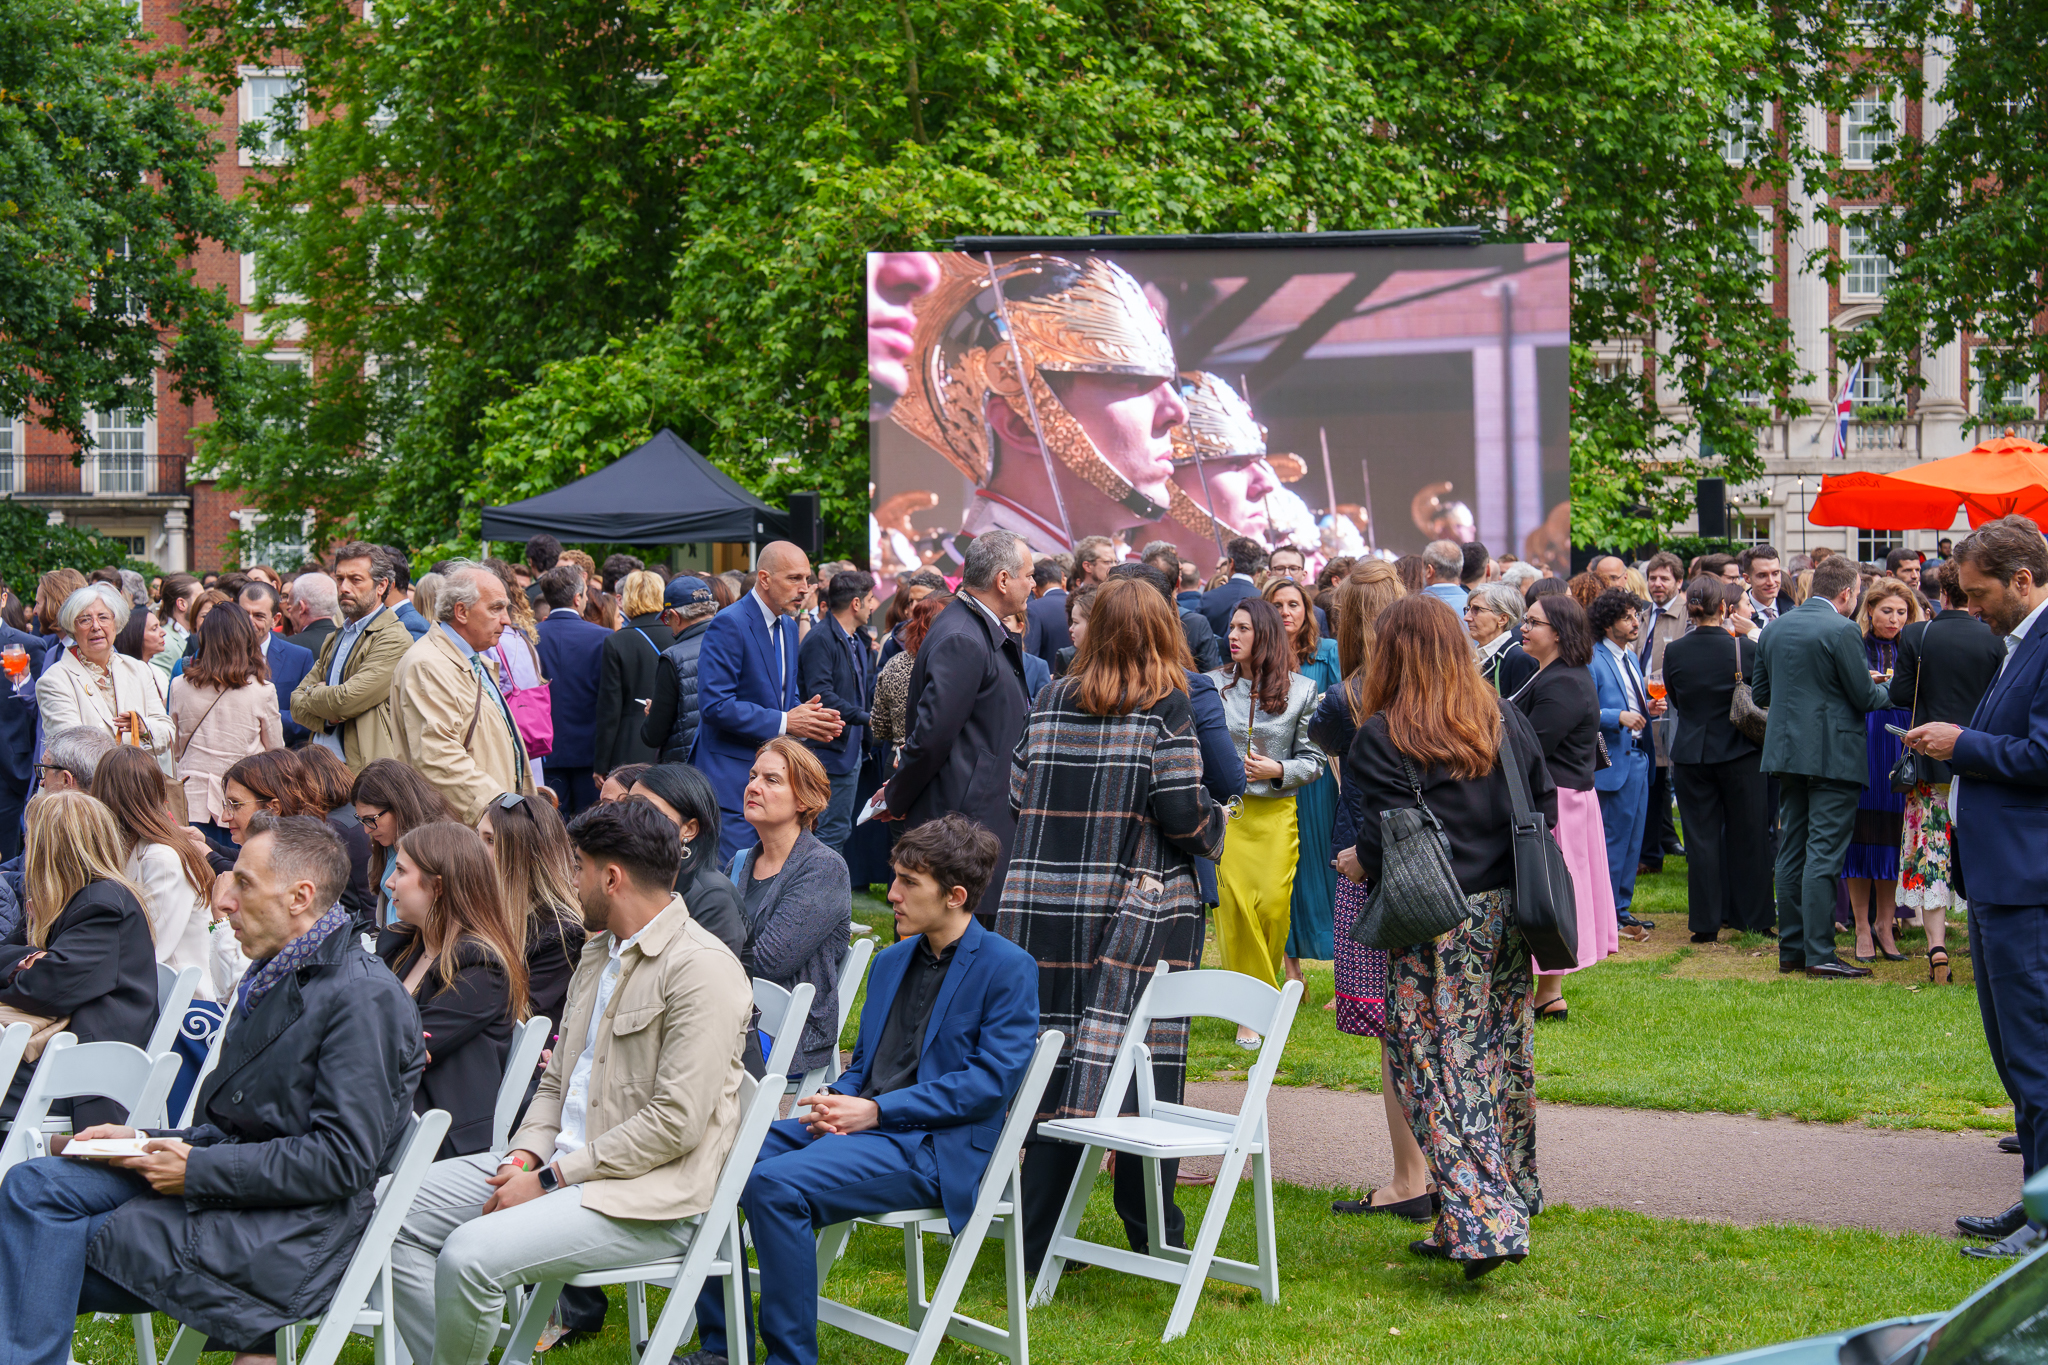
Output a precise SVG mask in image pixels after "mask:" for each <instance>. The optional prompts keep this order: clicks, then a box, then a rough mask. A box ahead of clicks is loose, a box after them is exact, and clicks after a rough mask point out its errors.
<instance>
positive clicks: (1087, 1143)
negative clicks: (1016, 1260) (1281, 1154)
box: [1031, 962, 1301, 1342]
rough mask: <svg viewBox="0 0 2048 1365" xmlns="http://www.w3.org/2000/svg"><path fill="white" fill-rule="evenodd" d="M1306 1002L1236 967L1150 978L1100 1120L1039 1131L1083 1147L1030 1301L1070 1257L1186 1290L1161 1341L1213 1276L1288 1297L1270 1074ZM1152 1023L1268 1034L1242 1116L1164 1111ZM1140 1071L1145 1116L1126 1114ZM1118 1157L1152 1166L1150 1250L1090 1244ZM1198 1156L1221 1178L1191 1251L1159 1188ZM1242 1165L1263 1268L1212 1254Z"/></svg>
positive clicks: (1051, 1285)
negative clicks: (1276, 1207)
mask: <svg viewBox="0 0 2048 1365" xmlns="http://www.w3.org/2000/svg"><path fill="white" fill-rule="evenodd" d="M1300 1003H1301V983H1300V982H1299V981H1290V982H1288V983H1287V984H1286V986H1284V987H1283V988H1282V989H1280V990H1277V991H1276V990H1274V989H1273V988H1272V987H1271V986H1269V985H1267V984H1266V983H1265V982H1263V981H1257V980H1254V979H1253V978H1251V977H1249V976H1244V975H1241V974H1240V973H1237V972H1223V971H1193V972H1175V973H1173V974H1172V975H1171V976H1169V975H1168V974H1167V967H1166V964H1165V963H1164V962H1162V963H1160V964H1159V966H1158V969H1157V970H1156V971H1155V972H1154V973H1153V976H1152V980H1151V982H1150V984H1148V985H1147V986H1146V987H1145V993H1144V995H1143V996H1141V997H1139V1000H1138V1008H1137V1010H1136V1011H1135V1012H1134V1013H1133V1014H1132V1015H1131V1022H1130V1026H1129V1027H1128V1028H1127V1029H1126V1030H1125V1031H1124V1041H1123V1045H1122V1046H1121V1047H1120V1048H1119V1049H1118V1051H1117V1059H1116V1066H1115V1067H1114V1069H1112V1070H1111V1072H1110V1074H1109V1084H1108V1086H1107V1087H1106V1088H1105V1089H1104V1090H1103V1092H1102V1107H1101V1108H1100V1109H1099V1110H1098V1111H1097V1112H1096V1116H1095V1117H1094V1118H1092V1119H1058V1120H1055V1121H1053V1122H1050V1123H1043V1124H1040V1125H1039V1128H1038V1134H1039V1136H1040V1137H1042V1138H1056V1139H1058V1140H1060V1141H1062V1142H1076V1143H1080V1144H1081V1146H1082V1148H1083V1150H1082V1153H1081V1165H1080V1169H1079V1170H1077V1171H1076V1172H1075V1173H1074V1183H1073V1186H1072V1188H1071V1189H1069V1190H1068V1192H1067V1203H1066V1207H1065V1208H1064V1209H1062V1210H1061V1212H1060V1221H1059V1227H1058V1229H1057V1230H1056V1231H1055V1232H1054V1234H1053V1239H1052V1246H1051V1247H1050V1248H1049V1249H1048V1250H1047V1253H1046V1258H1045V1264H1044V1265H1042V1266H1041V1267H1039V1271H1038V1286H1037V1288H1036V1289H1035V1290H1034V1291H1033V1293H1032V1295H1031V1302H1032V1303H1033V1304H1041V1305H1042V1304H1047V1303H1051V1302H1052V1296H1053V1293H1054V1292H1055V1291H1056V1290H1057V1289H1058V1288H1059V1283H1060V1271H1061V1270H1062V1269H1063V1268H1064V1267H1065V1265H1066V1263H1067V1260H1068V1259H1069V1258H1073V1259H1076V1260H1080V1261H1084V1262H1086V1263H1088V1264H1090V1265H1097V1266H1101V1267H1103V1268H1104V1269H1107V1270H1121V1271H1123V1272H1124V1273H1125V1274H1127V1275H1143V1276H1145V1277H1147V1278H1148V1279H1154V1280H1164V1281H1165V1282H1166V1283H1168V1284H1177V1285H1179V1286H1180V1292H1179V1293H1178V1294H1177V1295H1176V1296H1175V1297H1174V1301H1173V1312H1172V1314H1171V1315H1170V1316H1169V1317H1168V1318H1167V1320H1166V1334H1165V1335H1164V1336H1162V1337H1161V1338H1160V1340H1161V1341H1162V1342H1165V1341H1172V1340H1174V1339H1175V1338H1176V1337H1180V1336H1183V1335H1185V1334H1186V1332H1187V1330H1188V1323H1189V1322H1190V1321H1192V1320H1193V1318H1194V1315H1195V1303H1196V1301H1197V1300H1198V1299H1200V1298H1201V1295H1202V1285H1203V1283H1204V1282H1205V1281H1207V1280H1208V1279H1209V1278H1211V1277H1212V1276H1213V1277H1214V1278H1216V1279H1219V1280H1228V1281H1230V1282H1231V1283H1232V1284H1241V1285H1246V1286H1249V1287H1250V1288H1253V1289H1256V1290H1258V1291H1259V1293H1260V1295H1261V1296H1262V1297H1263V1298H1264V1299H1265V1301H1266V1302H1267V1303H1278V1302H1279V1301H1280V1262H1279V1257H1278V1252H1277V1248H1276V1246H1275V1241H1274V1235H1273V1172H1272V1165H1271V1162H1270V1159H1269V1154H1268V1151H1267V1148H1268V1143H1267V1140H1266V1093H1267V1091H1268V1090H1269V1089H1271V1087H1272V1084H1273V1072H1274V1071H1275V1070H1276V1069H1278V1067H1279V1065H1280V1052H1281V1050H1282V1049H1283V1048H1285V1047H1286V1046H1287V1034H1288V1031H1289V1030H1290V1029H1292V1028H1293V1027H1294V1011H1295V1009H1296V1007H1297V1006H1299V1005H1300ZM1154 1019H1228V1020H1230V1021H1231V1022H1232V1023H1235V1024H1239V1025H1242V1026H1243V1027H1245V1028H1249V1029H1255V1030H1257V1031H1258V1033H1259V1035H1260V1043H1259V1054H1258V1059H1257V1060H1256V1061H1254V1062H1253V1063H1252V1066H1251V1072H1250V1075H1249V1076H1248V1077H1247V1078H1246V1084H1245V1093H1244V1102H1243V1104H1242V1105H1241V1106H1240V1107H1239V1109H1238V1111H1237V1112H1236V1113H1235V1114H1228V1113H1222V1112H1219V1111H1217V1110H1213V1109H1200V1108H1196V1107H1195V1106H1193V1105H1187V1104H1166V1103H1163V1102H1161V1101H1159V1100H1158V1099H1156V1098H1155V1097H1154V1095H1153V1092H1152V1054H1151V1049H1149V1048H1147V1047H1146V1046H1145V1034H1146V1033H1147V1032H1148V1031H1149V1030H1150V1029H1151V1027H1152V1021H1153V1020H1154ZM1134 1075H1135V1077H1136V1080H1137V1086H1138V1112H1137V1113H1136V1114H1135V1115H1120V1114H1118V1112H1117V1111H1118V1110H1119V1109H1120V1108H1122V1107H1123V1097H1124V1091H1125V1089H1126V1088H1127V1087H1128V1086H1129V1085H1130V1083H1131V1081H1132V1078H1133V1076H1134ZM1105 1151H1110V1152H1118V1153H1121V1154H1122V1155H1123V1159H1125V1160H1129V1159H1131V1158H1133V1157H1136V1158H1138V1159H1140V1160H1142V1161H1143V1162H1144V1163H1145V1185H1146V1191H1145V1195H1146V1197H1145V1226H1146V1230H1147V1236H1146V1245H1147V1246H1148V1247H1149V1248H1150V1254H1149V1255H1140V1254H1138V1253H1137V1252H1135V1251H1132V1250H1130V1249H1129V1248H1128V1247H1112V1246H1104V1245H1102V1244H1101V1243H1099V1242H1087V1241H1083V1240H1082V1239H1081V1238H1080V1237H1079V1236H1077V1235H1076V1234H1077V1233H1078V1231H1079V1230H1080V1226H1081V1215H1082V1214H1083V1213H1084V1212H1086V1211H1087V1208H1088V1196H1089V1194H1090V1193H1091V1192H1092V1191H1093V1190H1094V1188H1095V1181H1096V1179H1097V1177H1098V1176H1100V1174H1101V1172H1102V1154H1103V1153H1104V1152H1105ZM1196 1156H1220V1157H1222V1158H1223V1168H1222V1169H1221V1170H1220V1171H1218V1172H1217V1173H1216V1187H1215V1189H1214V1191H1212V1192H1211V1194H1210V1196H1209V1208H1208V1211H1207V1212H1206V1213H1204V1214H1203V1215H1202V1225H1201V1227H1200V1229H1198V1230H1197V1232H1196V1233H1195V1244H1194V1246H1193V1247H1191V1248H1181V1247H1171V1246H1168V1245H1167V1244H1166V1235H1165V1221H1166V1205H1165V1202H1164V1196H1163V1194H1162V1192H1161V1189H1160V1183H1159V1163H1160V1162H1161V1161H1169V1160H1179V1159H1184V1158H1187V1157H1196ZM1246 1158H1250V1160H1251V1163H1252V1201H1253V1205H1254V1209H1255V1217H1256V1220H1257V1229H1258V1248H1259V1250H1258V1255H1259V1259H1258V1261H1257V1263H1256V1264H1246V1263H1245V1262H1243V1261H1232V1260H1226V1259H1224V1258H1223V1257H1220V1256H1218V1255H1217V1254H1216V1243H1217V1240H1218V1239H1219V1238H1221V1237H1222V1235H1223V1224H1224V1220H1225V1219H1226V1218H1228V1217H1229V1215H1230V1201H1231V1199H1232V1197H1233V1196H1234V1195H1235V1194H1236V1193H1237V1182H1238V1179H1239V1177H1240V1176H1241V1175H1242V1174H1243V1172H1244V1163H1245V1160H1246Z"/></svg>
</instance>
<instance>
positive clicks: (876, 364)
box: [868, 251, 939, 419]
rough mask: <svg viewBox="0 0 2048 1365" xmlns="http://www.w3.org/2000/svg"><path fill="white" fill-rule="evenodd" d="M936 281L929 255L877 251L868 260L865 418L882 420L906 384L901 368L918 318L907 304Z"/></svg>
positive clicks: (923, 252) (906, 375) (925, 291)
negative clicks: (866, 415)
mask: <svg viewBox="0 0 2048 1365" xmlns="http://www.w3.org/2000/svg"><path fill="white" fill-rule="evenodd" d="M938 282H939V267H938V263H937V262H936V261H935V260H933V259H932V254H931V253H930V252H929V251H878V252H875V253H873V254H872V255H870V256H869V257H868V415H869V417H870V418H871V419H874V418H881V417H885V416H887V415H888V413H889V409H890V408H892V407H894V406H895V405H896V400H897V399H898V398H901V397H902V396H903V391H904V390H905V389H906V388H908V387H909V386H910V377H909V373H908V371H907V369H906V365H907V362H908V361H909V359H910V351H911V333H912V331H913V330H914V329H915V328H916V326H917V315H916V314H915V313H913V312H911V311H910V301H911V300H912V299H915V298H917V297H919V296H920V295H923V294H929V293H930V292H931V290H932V286H933V285H935V284H937V283H938Z"/></svg>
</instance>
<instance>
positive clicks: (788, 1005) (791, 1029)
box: [754, 976, 818, 1095]
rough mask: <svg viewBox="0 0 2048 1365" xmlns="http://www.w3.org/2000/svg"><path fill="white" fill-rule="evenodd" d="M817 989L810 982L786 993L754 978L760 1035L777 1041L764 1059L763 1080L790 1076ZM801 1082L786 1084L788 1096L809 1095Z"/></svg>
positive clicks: (762, 1067) (780, 988)
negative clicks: (791, 1065) (764, 1078)
mask: <svg viewBox="0 0 2048 1365" xmlns="http://www.w3.org/2000/svg"><path fill="white" fill-rule="evenodd" d="M817 993H818V988H817V987H815V986H813V985H812V984H811V983H810V982H808V981H799V982H797V983H796V989H795V990H793V991H786V990H784V989H782V987H780V986H778V985H776V984H775V983H774V982H773V981H764V980H762V979H761V978H760V977H758V976H757V977H755V978H754V1008H755V1009H757V1010H759V1011H760V1012H761V1023H760V1029H761V1032H763V1033H765V1034H767V1035H768V1036H769V1037H770V1038H772V1039H774V1040H775V1047H774V1050H773V1051H771V1052H770V1053H769V1054H768V1056H767V1057H765V1058H763V1059H762V1064H761V1074H762V1075H763V1076H787V1075H788V1074H789V1066H790V1063H791V1062H794V1061H795V1060H796V1049H797V1044H799V1043H801V1042H802V1041H803V1040H804V1024H805V1022H806V1021H807V1020H809V1019H810V1017H811V997H812V996H814V995H816V994H817ZM799 1084H800V1083H799V1082H794V1081H784V1082H783V1093H784V1094H786V1095H808V1094H810V1093H811V1092H810V1091H808V1090H801V1089H799V1088H798V1086H799Z"/></svg>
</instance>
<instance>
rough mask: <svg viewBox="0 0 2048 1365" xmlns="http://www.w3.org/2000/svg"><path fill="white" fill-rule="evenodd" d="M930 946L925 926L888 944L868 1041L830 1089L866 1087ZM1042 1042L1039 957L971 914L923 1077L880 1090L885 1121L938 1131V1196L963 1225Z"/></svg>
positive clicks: (864, 1033)
mask: <svg viewBox="0 0 2048 1365" xmlns="http://www.w3.org/2000/svg"><path fill="white" fill-rule="evenodd" d="M923 946H924V935H922V934H914V935H912V936H911V937H909V938H907V939H904V940H903V941H902V942H901V943H898V944H896V945H895V946H894V947H892V948H889V949H886V950H884V951H883V953H882V954H881V956H879V957H877V958H876V959H875V965H874V966H873V967H871V968H869V969H868V994H867V1002H866V1003H865V1004H864V1005H862V1006H861V1011H860V1041H859V1042H857V1043H855V1044H854V1047H853V1061H852V1062H851V1063H850V1064H848V1066H847V1068H846V1070H845V1071H844V1072H842V1073H840V1076H839V1079H838V1080H836V1081H834V1082H833V1083H832V1084H831V1085H829V1086H827V1087H825V1088H826V1089H827V1090H830V1091H833V1092H835V1093H837V1094H841V1095H858V1094H859V1093H860V1092H861V1087H863V1086H865V1085H866V1084H867V1083H868V1068H869V1067H870V1066H871V1065H873V1063H874V1057H875V1048H876V1047H877V1046H879V1045H880V1043H881V1041H882V1028H883V1026H884V1025H886V1024H887V1023H888V1022H889V1008H890V1006H892V1005H894V1004H895V1003H896V990H897V988H898V987H899V986H901V985H902V984H903V973H904V971H905V970H906V969H907V968H908V967H909V965H910V955H911V954H912V953H915V952H919V951H921V950H922V948H923ZM1037 1046H1038V963H1037V962H1036V961H1034V960H1033V959H1032V956H1031V954H1029V953H1027V952H1025V951H1024V950H1023V949H1022V948H1019V947H1018V946H1017V945H1016V944H1014V943H1012V942H1010V941H1009V940H1008V939H1006V938H1004V937H1002V936H1001V935H1000V934H995V933H991V932H990V931H989V930H987V929H984V928H982V927H981V924H980V923H979V922H978V921H975V920H969V921H968V924H967V932H966V933H965V934H963V935H961V936H960V943H959V946H958V947H956V948H954V949H953V961H952V964H951V965H950V966H948V967H947V968H946V979H945V982H944V983H943V984H942V985H940V987H939V998H938V999H937V1000H935V1001H933V1002H932V1013H931V1018H930V1019H928V1020H926V1021H925V1026H924V1050H923V1052H922V1054H921V1055H920V1056H919V1057H918V1059H917V1084H915V1085H909V1086H905V1087H904V1088H903V1089H901V1090H891V1091H890V1092H889V1093H887V1094H886V1095H877V1096H876V1097H875V1106H876V1108H878V1109H879V1110H880V1111H881V1114H880V1117H879V1119H878V1121H877V1125H876V1126H877V1127H879V1128H881V1129H882V1130H884V1131H886V1132H898V1133H901V1132H912V1133H918V1132H922V1133H929V1134H931V1138H932V1152H933V1155H934V1156H935V1157H936V1158H937V1161H938V1167H939V1196H940V1200H941V1202H942V1203H943V1204H944V1205H945V1208H946V1221H947V1222H948V1223H950V1224H952V1227H953V1231H954V1232H956V1233H957V1232H959V1231H960V1229H961V1228H963V1227H965V1226H966V1225H967V1216H968V1215H969V1214H970V1213H972V1212H973V1211H974V1196H975V1193H976V1191H977V1190H978V1189H979V1187H980V1185H981V1176H982V1172H983V1171H984V1170H985V1169H986V1168H987V1166H988V1154H989V1153H990V1152H991V1151H993V1150H994V1149H995V1145H996V1138H997V1137H999V1136H1000V1135H1001V1133H1002V1130H1003V1118H1004V1113H1005V1111H1006V1110H1007V1109H1008V1108H1009V1104H1010V1098H1011V1096H1013V1095H1015V1094H1016V1093H1017V1086H1018V1084H1019V1082H1021V1081H1022V1080H1023V1079H1024V1071H1025V1068H1027V1067H1029V1066H1030V1065H1031V1053H1032V1051H1033V1050H1034V1049H1035V1048H1036V1047H1037Z"/></svg>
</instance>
